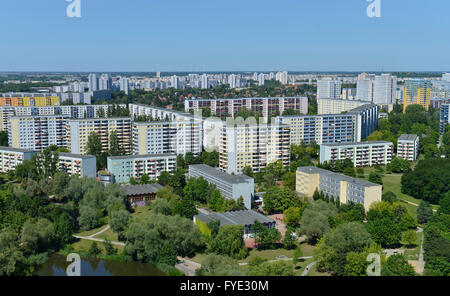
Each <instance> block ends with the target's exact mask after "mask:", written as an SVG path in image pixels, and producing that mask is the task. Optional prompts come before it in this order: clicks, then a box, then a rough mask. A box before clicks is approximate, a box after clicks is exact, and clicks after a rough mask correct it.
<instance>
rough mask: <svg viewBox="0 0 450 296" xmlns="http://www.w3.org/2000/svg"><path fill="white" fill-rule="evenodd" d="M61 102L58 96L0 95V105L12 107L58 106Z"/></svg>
mask: <svg viewBox="0 0 450 296" xmlns="http://www.w3.org/2000/svg"><path fill="white" fill-rule="evenodd" d="M59 104H60V98H59V97H58V96H48V95H39V94H25V93H23V94H6V95H3V96H1V97H0V106H11V107H19V106H21V107H33V106H56V105H59Z"/></svg>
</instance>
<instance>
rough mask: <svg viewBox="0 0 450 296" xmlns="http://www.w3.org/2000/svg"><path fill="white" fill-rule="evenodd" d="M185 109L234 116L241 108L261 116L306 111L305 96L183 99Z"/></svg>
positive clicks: (221, 115) (302, 112) (306, 102)
mask: <svg viewBox="0 0 450 296" xmlns="http://www.w3.org/2000/svg"><path fill="white" fill-rule="evenodd" d="M184 104H185V111H186V112H190V111H191V110H192V111H196V110H204V109H206V108H208V109H210V110H211V115H215V116H218V117H228V116H232V117H234V116H235V115H236V113H237V112H238V111H239V110H241V109H242V108H246V109H248V110H252V111H254V112H258V113H261V114H262V116H263V117H268V116H269V115H270V116H274V115H281V114H283V112H284V111H285V110H288V109H291V110H294V111H298V112H300V113H301V114H307V113H308V98H307V97H274V98H236V99H210V100H209V99H205V100H200V99H189V100H185V101H184Z"/></svg>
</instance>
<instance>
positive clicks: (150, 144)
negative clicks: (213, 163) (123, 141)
mask: <svg viewBox="0 0 450 296" xmlns="http://www.w3.org/2000/svg"><path fill="white" fill-rule="evenodd" d="M132 139H133V141H132V146H133V154H161V153H176V154H182V155H185V154H186V153H188V152H192V153H193V154H194V155H199V154H200V153H201V152H202V144H203V138H202V123H201V122H198V121H195V120H193V119H192V120H190V121H155V122H134V123H133V133H132Z"/></svg>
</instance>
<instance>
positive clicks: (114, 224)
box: [109, 210, 131, 239]
mask: <svg viewBox="0 0 450 296" xmlns="http://www.w3.org/2000/svg"><path fill="white" fill-rule="evenodd" d="M130 220H131V214H130V212H128V211H126V210H120V211H115V212H112V213H111V217H110V220H109V225H110V226H111V229H112V231H114V232H115V233H117V234H118V235H119V239H121V238H122V237H123V235H124V231H125V230H126V229H127V227H128V224H129V223H130Z"/></svg>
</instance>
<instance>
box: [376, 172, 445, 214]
mask: <svg viewBox="0 0 450 296" xmlns="http://www.w3.org/2000/svg"><path fill="white" fill-rule="evenodd" d="M401 180H402V176H401V175H385V176H383V192H386V191H392V192H393V193H395V195H397V197H398V198H400V199H404V200H406V201H409V202H412V203H415V204H417V205H419V204H420V199H417V198H414V197H412V196H410V195H406V194H403V193H402V191H401V188H402V184H401ZM431 206H432V208H433V209H435V210H436V209H438V208H439V206H437V205H431Z"/></svg>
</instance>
